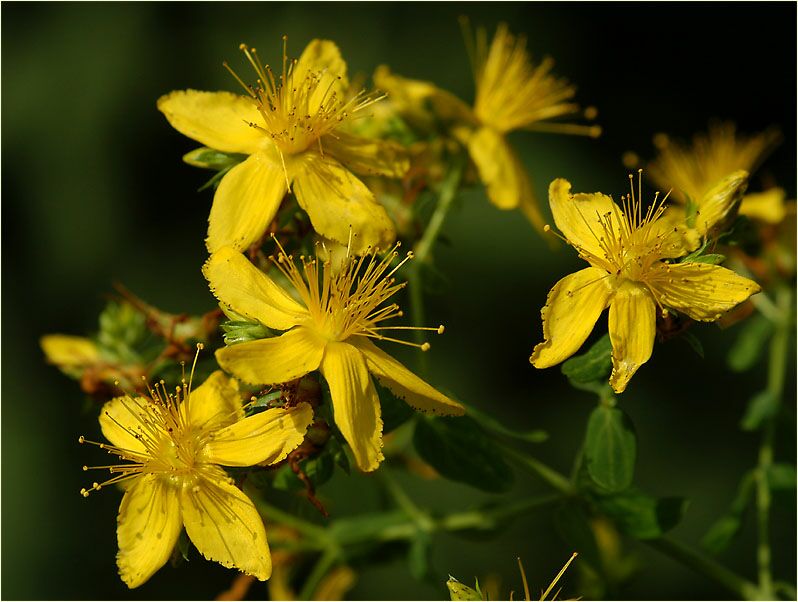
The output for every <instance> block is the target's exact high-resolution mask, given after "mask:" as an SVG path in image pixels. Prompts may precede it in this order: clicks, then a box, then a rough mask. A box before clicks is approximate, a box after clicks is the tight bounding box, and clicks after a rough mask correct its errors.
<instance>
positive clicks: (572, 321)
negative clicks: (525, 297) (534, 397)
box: [529, 268, 612, 368]
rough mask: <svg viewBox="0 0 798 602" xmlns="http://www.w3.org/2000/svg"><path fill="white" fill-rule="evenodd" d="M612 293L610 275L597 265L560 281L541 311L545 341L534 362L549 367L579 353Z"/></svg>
mask: <svg viewBox="0 0 798 602" xmlns="http://www.w3.org/2000/svg"><path fill="white" fill-rule="evenodd" d="M611 295H612V287H611V283H610V279H609V276H608V275H607V273H606V272H605V271H603V270H600V269H598V268H585V269H584V270H580V271H578V272H575V273H573V274H569V275H568V276H566V277H565V278H563V279H562V280H560V281H559V282H557V284H555V285H554V286H553V287H552V289H551V291H549V296H548V298H547V299H546V305H545V306H544V307H543V309H542V310H540V317H541V318H542V320H543V342H542V343H538V344H537V345H535V348H534V349H533V350H532V356H531V357H530V358H529V361H530V362H532V365H533V366H535V368H548V367H550V366H554V365H555V364H559V363H560V362H561V361H563V360H564V359H567V358H569V357H570V356H572V355H573V354H574V353H576V351H577V350H578V349H579V348H580V347H581V346H582V343H584V342H585V339H586V338H587V337H588V335H589V334H590V332H591V331H592V330H593V326H595V324H596V321H597V320H598V318H599V316H600V315H601V312H602V311H604V308H605V307H607V303H608V302H609V300H610V296H611Z"/></svg>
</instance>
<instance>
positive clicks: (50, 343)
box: [39, 334, 100, 367]
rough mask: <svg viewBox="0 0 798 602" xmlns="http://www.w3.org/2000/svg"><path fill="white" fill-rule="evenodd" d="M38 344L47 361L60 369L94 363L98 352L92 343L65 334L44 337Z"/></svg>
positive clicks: (97, 359) (98, 356)
mask: <svg viewBox="0 0 798 602" xmlns="http://www.w3.org/2000/svg"><path fill="white" fill-rule="evenodd" d="M39 343H40V345H41V347H42V351H44V355H45V356H47V361H48V362H50V363H51V364H55V365H56V366H60V367H82V366H89V365H91V364H94V363H96V362H97V361H99V359H100V352H99V350H98V349H97V345H96V344H95V343H94V341H92V340H90V339H87V338H85V337H74V336H70V335H66V334H47V335H44V336H43V337H42V338H41V339H40V340H39Z"/></svg>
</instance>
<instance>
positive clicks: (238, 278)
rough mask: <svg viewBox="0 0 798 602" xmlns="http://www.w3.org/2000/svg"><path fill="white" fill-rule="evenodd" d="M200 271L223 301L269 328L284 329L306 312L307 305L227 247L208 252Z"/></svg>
mask: <svg viewBox="0 0 798 602" xmlns="http://www.w3.org/2000/svg"><path fill="white" fill-rule="evenodd" d="M202 273H203V274H204V275H205V278H206V279H207V280H208V283H209V284H210V287H211V291H212V292H213V294H214V295H215V296H216V298H217V299H219V301H221V303H222V304H224V305H226V306H228V307H229V308H230V309H232V310H233V311H234V312H236V313H238V314H241V315H242V316H245V317H247V318H249V319H250V320H255V321H256V322H260V323H261V324H264V325H265V326H267V327H269V328H275V329H277V330H287V329H289V328H291V327H292V326H295V325H296V324H298V323H299V322H301V321H302V320H304V319H305V318H306V317H307V316H308V310H307V309H305V308H304V307H302V306H301V305H300V304H299V303H297V302H296V301H294V299H293V298H291V296H290V295H289V294H288V293H286V292H285V291H284V290H283V289H282V288H281V287H279V286H278V285H276V284H275V283H274V281H273V280H272V279H271V278H269V277H268V276H267V275H266V274H264V273H263V272H261V271H260V270H259V269H258V268H256V267H255V266H254V265H252V263H251V262H250V261H249V260H248V259H247V258H246V257H244V256H243V255H242V254H241V253H239V252H237V251H235V250H234V249H232V248H230V247H222V248H221V249H219V250H218V251H217V252H216V253H214V254H213V255H211V256H210V258H209V259H208V261H207V262H205V265H204V266H203V267H202Z"/></svg>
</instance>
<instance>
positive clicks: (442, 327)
mask: <svg viewBox="0 0 798 602" xmlns="http://www.w3.org/2000/svg"><path fill="white" fill-rule="evenodd" d="M444 330H446V328H445V327H444V325H443V324H441V325H440V326H438V334H443V331H444Z"/></svg>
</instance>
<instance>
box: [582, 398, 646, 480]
mask: <svg viewBox="0 0 798 602" xmlns="http://www.w3.org/2000/svg"><path fill="white" fill-rule="evenodd" d="M636 458H637V441H636V438H635V433H634V427H633V426H632V423H631V421H630V420H629V418H628V417H627V416H626V414H624V413H623V412H622V411H621V410H620V409H618V408H608V407H605V406H603V405H601V406H598V407H597V408H596V409H595V410H593V412H592V413H591V414H590V418H589V419H588V423H587V434H586V435H585V445H584V459H585V466H586V468H587V471H588V474H589V475H590V478H591V479H593V480H594V481H595V482H596V483H598V484H599V485H600V486H601V487H604V488H605V489H607V490H609V491H622V490H624V489H626V488H627V487H629V485H631V484H632V479H633V478H634V469H635V460H636Z"/></svg>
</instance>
